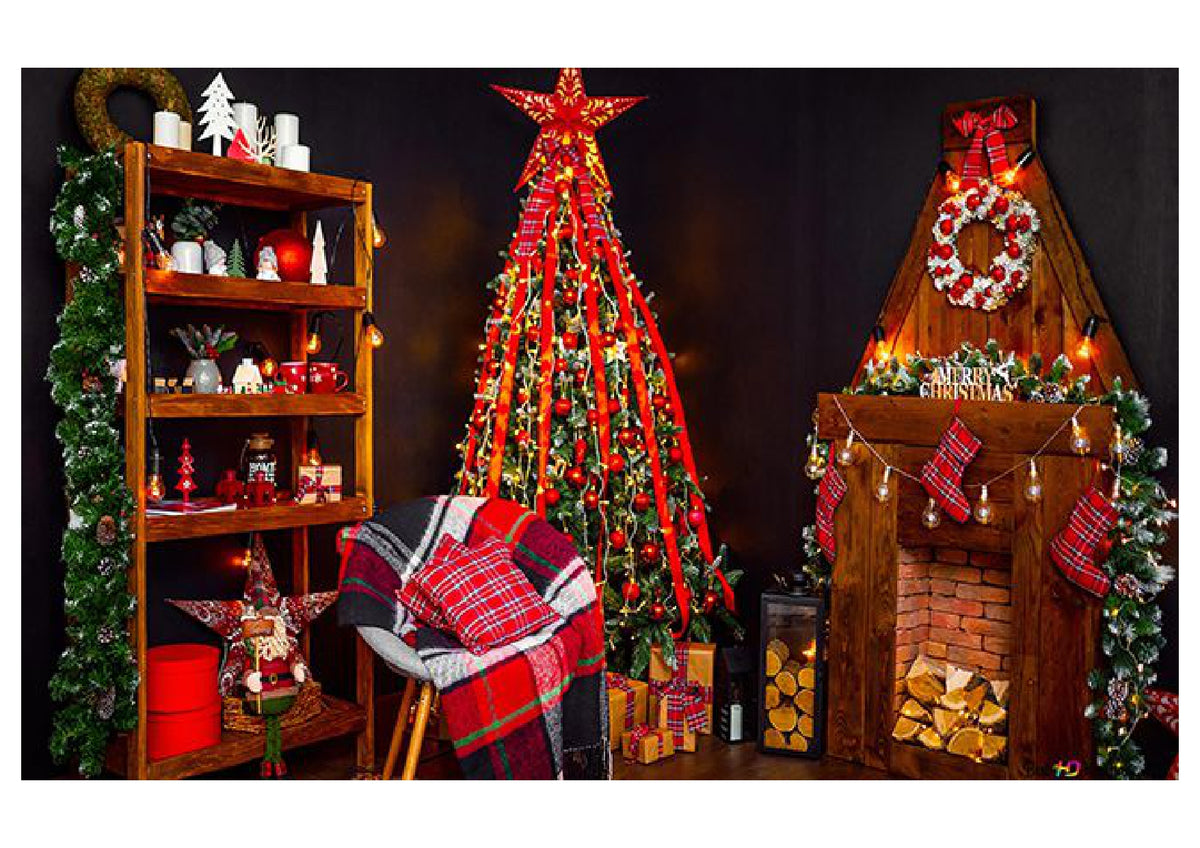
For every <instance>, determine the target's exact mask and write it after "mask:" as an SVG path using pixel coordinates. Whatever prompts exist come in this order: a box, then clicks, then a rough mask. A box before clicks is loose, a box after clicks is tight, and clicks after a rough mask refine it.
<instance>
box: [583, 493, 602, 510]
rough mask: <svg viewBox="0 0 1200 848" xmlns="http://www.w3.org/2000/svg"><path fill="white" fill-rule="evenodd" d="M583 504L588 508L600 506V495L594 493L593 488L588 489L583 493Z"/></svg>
mask: <svg viewBox="0 0 1200 848" xmlns="http://www.w3.org/2000/svg"><path fill="white" fill-rule="evenodd" d="M583 505H584V506H586V507H587V508H588V509H595V508H596V507H598V506H600V496H599V495H598V494H596V491H595V490H594V489H588V490H587V491H586V492H584V493H583Z"/></svg>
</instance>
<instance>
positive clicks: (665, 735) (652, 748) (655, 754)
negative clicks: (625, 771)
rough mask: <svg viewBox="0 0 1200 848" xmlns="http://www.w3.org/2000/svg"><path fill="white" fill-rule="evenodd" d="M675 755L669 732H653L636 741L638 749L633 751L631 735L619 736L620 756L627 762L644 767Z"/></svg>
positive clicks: (660, 730) (623, 734)
mask: <svg viewBox="0 0 1200 848" xmlns="http://www.w3.org/2000/svg"><path fill="white" fill-rule="evenodd" d="M674 754H675V745H674V743H672V742H671V732H670V731H669V730H662V729H658V730H654V731H651V732H650V733H649V734H647V735H646V736H643V737H642V738H641V739H640V740H638V748H637V750H636V751H634V750H633V733H632V732H630V733H622V734H621V756H623V757H624V758H625V759H627V760H636V761H637V762H639V763H641V764H642V765H644V766H648V765H650V764H651V763H656V762H658V761H659V760H661V759H664V758H665V757H670V756H673V755H674Z"/></svg>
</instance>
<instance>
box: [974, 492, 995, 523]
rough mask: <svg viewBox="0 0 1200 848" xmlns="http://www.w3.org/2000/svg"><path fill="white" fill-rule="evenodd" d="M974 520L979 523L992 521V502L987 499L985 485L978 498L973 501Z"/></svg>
mask: <svg viewBox="0 0 1200 848" xmlns="http://www.w3.org/2000/svg"><path fill="white" fill-rule="evenodd" d="M975 520H976V521H978V522H979V523H980V524H991V523H992V504H991V502H989V501H988V490H987V486H984V487H983V491H982V492H980V493H979V500H978V501H976V503H975Z"/></svg>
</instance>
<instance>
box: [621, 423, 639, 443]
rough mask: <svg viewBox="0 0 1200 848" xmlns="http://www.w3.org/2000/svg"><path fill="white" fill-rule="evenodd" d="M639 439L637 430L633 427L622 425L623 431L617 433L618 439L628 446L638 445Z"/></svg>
mask: <svg viewBox="0 0 1200 848" xmlns="http://www.w3.org/2000/svg"><path fill="white" fill-rule="evenodd" d="M637 440H638V437H637V430H635V429H633V428H632V427H622V428H621V432H619V433H617V441H618V442H620V443H621V444H622V445H624V446H625V447H627V448H631V447H633V446H634V445H636V444H637Z"/></svg>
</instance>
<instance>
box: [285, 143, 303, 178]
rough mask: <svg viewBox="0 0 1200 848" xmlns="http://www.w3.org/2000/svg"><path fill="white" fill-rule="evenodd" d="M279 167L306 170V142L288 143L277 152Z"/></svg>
mask: <svg viewBox="0 0 1200 848" xmlns="http://www.w3.org/2000/svg"><path fill="white" fill-rule="evenodd" d="M279 167H281V168H290V169H291V170H293V171H307V170H308V167H309V150H308V145H306V144H289V145H288V146H287V147H285V148H283V150H281V151H280V152H279Z"/></svg>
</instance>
